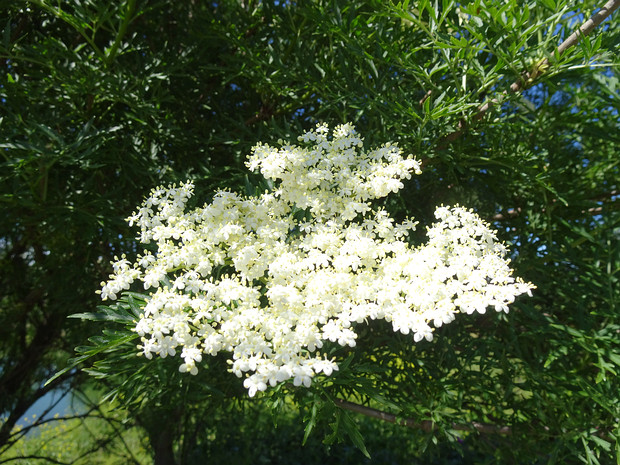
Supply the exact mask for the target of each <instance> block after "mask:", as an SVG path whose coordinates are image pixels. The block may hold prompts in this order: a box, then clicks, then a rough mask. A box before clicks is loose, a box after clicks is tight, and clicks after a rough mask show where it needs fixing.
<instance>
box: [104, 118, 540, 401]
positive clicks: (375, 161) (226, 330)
mask: <svg viewBox="0 0 620 465" xmlns="http://www.w3.org/2000/svg"><path fill="white" fill-rule="evenodd" d="M299 142H300V145H299V146H297V145H285V146H283V147H280V148H275V147H271V146H269V145H266V144H258V145H257V146H255V147H254V148H253V150H252V154H251V155H250V157H249V159H248V161H247V166H248V168H250V169H251V170H252V171H257V170H258V171H260V173H261V174H262V175H263V176H264V177H265V178H268V179H271V180H272V181H273V182H274V186H275V187H274V189H273V191H272V192H265V193H264V194H262V195H260V196H258V197H244V196H241V195H238V194H235V193H233V192H228V191H220V192H218V193H216V195H215V197H214V198H213V201H212V202H211V203H209V204H206V205H204V206H203V207H200V208H195V209H193V210H190V211H186V204H187V202H188V200H189V199H190V198H191V196H192V194H193V187H194V186H193V184H191V183H185V184H181V185H179V186H172V187H169V188H163V187H160V188H157V189H154V190H153V191H152V192H151V196H150V197H149V198H148V199H147V200H146V201H145V202H144V203H143V204H142V206H141V207H140V209H139V210H138V211H137V212H136V213H134V214H133V215H132V216H131V217H130V218H128V221H129V223H130V224H135V225H137V226H138V227H139V228H140V236H139V239H140V241H141V242H143V243H152V242H154V243H155V245H156V248H157V253H156V254H152V253H151V252H148V251H145V252H144V254H143V255H139V256H138V258H137V260H136V262H135V263H133V264H131V263H130V262H129V261H128V260H127V259H126V257H125V256H123V257H121V259H116V262H114V264H113V266H114V274H113V275H111V276H110V280H109V281H107V282H104V283H102V289H101V291H100V293H101V297H102V299H104V300H105V299H108V298H109V299H116V298H117V295H118V294H119V292H121V291H123V290H126V289H129V287H130V285H131V284H132V283H134V282H135V281H139V282H141V283H142V285H143V288H144V290H146V291H149V292H150V297H149V298H148V299H147V304H146V306H145V307H144V309H143V313H142V315H141V317H140V320H139V321H138V322H137V323H136V326H135V331H136V332H137V333H138V335H139V336H140V337H141V343H140V345H139V349H140V350H141V353H142V354H143V355H144V356H145V357H146V358H149V359H150V358H152V357H153V355H154V354H155V355H159V356H160V357H167V356H176V355H177V354H179V355H180V357H181V359H182V360H183V363H182V364H181V365H180V367H179V370H180V371H181V372H189V373H191V374H196V373H197V371H198V366H199V364H200V362H201V361H202V357H203V355H204V354H208V355H216V354H218V353H219V352H221V351H225V352H227V353H229V354H230V358H229V363H230V371H231V372H232V373H234V374H235V375H236V376H238V377H244V378H245V379H244V383H243V384H244V386H245V387H246V388H247V390H248V394H249V395H250V396H254V395H255V394H256V393H257V392H258V391H264V390H266V389H267V388H268V387H269V386H274V385H276V384H277V383H281V382H285V381H292V383H293V384H294V385H295V386H302V385H303V386H306V387H307V386H310V384H311V381H312V378H313V377H314V376H315V375H316V374H319V373H323V374H324V375H326V376H329V375H331V374H332V373H333V372H334V371H335V370H338V364H337V363H336V361H334V360H328V359H327V358H326V357H325V356H324V355H322V354H321V349H322V347H323V345H324V344H325V343H326V341H329V342H332V343H337V344H339V345H341V346H350V347H354V346H355V344H356V339H357V334H356V332H355V329H356V325H357V324H360V323H364V322H366V321H368V320H376V319H382V320H385V321H387V322H389V323H391V325H392V327H393V330H394V331H395V332H401V333H403V334H410V335H411V337H412V339H413V340H414V341H415V342H418V341H421V340H422V339H426V340H428V341H430V340H432V338H433V332H434V329H435V328H438V327H440V326H442V325H444V324H447V323H450V322H451V321H453V320H454V319H455V317H456V315H457V314H458V313H467V314H471V313H474V312H478V313H484V312H485V311H486V309H487V308H489V307H491V308H494V309H495V310H496V311H504V312H507V311H508V305H509V304H511V303H512V302H513V301H514V300H515V297H517V296H518V295H520V294H523V293H528V294H530V291H531V289H532V288H533V287H534V286H533V285H531V284H529V283H525V282H523V281H522V280H520V279H519V278H513V277H512V276H511V272H512V270H511V269H510V267H509V262H508V260H507V259H505V258H504V256H505V254H506V249H505V247H504V246H503V245H502V244H500V243H498V242H497V240H496V236H495V233H494V232H493V231H491V230H490V229H489V227H488V225H487V224H486V223H484V222H483V221H482V220H481V219H480V218H479V217H478V216H477V215H476V214H474V213H473V212H472V211H470V210H467V209H464V208H462V207H458V206H457V207H453V208H449V207H444V206H441V207H439V208H437V210H436V213H435V216H436V217H437V220H438V221H437V222H436V223H435V224H433V225H432V226H431V227H430V228H429V229H428V239H429V240H428V243H427V244H425V245H423V246H421V247H412V246H410V245H409V243H408V242H407V237H408V234H409V231H411V230H413V229H414V228H415V226H416V224H415V223H414V222H412V221H411V220H406V221H404V222H403V223H400V224H397V223H395V221H394V220H393V219H392V218H391V217H390V216H389V214H388V213H387V212H386V211H384V210H382V209H380V208H376V207H373V206H372V204H371V203H370V202H371V201H372V200H373V199H377V198H381V197H385V196H387V195H388V194H390V193H392V192H397V191H398V190H399V189H401V188H402V187H403V180H406V179H409V178H410V177H411V176H412V174H413V173H415V174H419V173H420V164H419V162H418V161H416V160H415V159H414V158H411V157H403V155H402V152H401V150H400V149H399V148H398V146H397V145H394V144H385V145H383V146H381V147H379V148H377V149H375V150H371V151H364V150H362V148H363V140H362V139H361V138H360V137H359V135H358V133H357V132H356V131H355V129H354V128H353V126H352V125H350V124H345V125H341V126H338V127H336V128H335V129H334V130H333V132H332V134H331V137H330V134H329V129H328V127H327V126H326V125H318V126H317V128H316V129H315V130H314V131H310V132H307V133H306V134H303V135H302V136H301V137H299ZM530 295H531V294H530Z"/></svg>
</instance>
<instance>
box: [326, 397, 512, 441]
mask: <svg viewBox="0 0 620 465" xmlns="http://www.w3.org/2000/svg"><path fill="white" fill-rule="evenodd" d="M336 404H337V405H339V406H340V407H341V408H343V409H345V410H350V411H351V412H356V413H361V414H362V415H366V416H367V417H371V418H377V419H379V420H383V421H387V422H390V423H396V424H398V425H403V426H407V427H409V428H414V429H421V430H422V431H426V432H427V433H430V432H431V431H434V430H436V429H437V427H436V426H435V423H434V422H433V421H431V420H423V421H415V420H414V419H413V418H404V419H398V418H397V416H396V415H393V414H391V413H386V412H383V411H381V410H377V409H375V408H372V407H365V406H363V405H359V404H354V403H353V402H349V401H346V400H342V399H336ZM452 429H454V430H457V431H478V432H480V433H484V434H506V435H509V434H512V429H511V428H510V426H498V425H492V424H489V423H478V422H472V423H470V424H467V425H463V424H457V423H453V424H452Z"/></svg>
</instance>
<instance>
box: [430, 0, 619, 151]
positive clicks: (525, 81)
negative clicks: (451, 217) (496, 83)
mask: <svg viewBox="0 0 620 465" xmlns="http://www.w3.org/2000/svg"><path fill="white" fill-rule="evenodd" d="M618 7H620V0H609V1H608V2H607V3H606V4H605V5H604V6H603V7H602V8H601V9H600V10H599V11H597V12H596V13H594V15H592V17H591V18H590V19H589V20H587V21H586V22H585V23H583V24H582V25H581V27H579V29H578V30H576V31H575V32H573V33H572V34H571V35H570V36H569V37H568V39H566V40H565V41H564V42H562V43H561V44H560V45H559V46H558V48H557V50H556V53H555V54H556V56H557V57H560V56H561V55H562V54H563V53H564V52H566V51H567V50H568V49H569V48H571V47H573V46H575V45H576V44H577V43H578V42H579V41H580V40H581V39H582V38H583V37H585V36H587V35H588V34H590V32H592V31H593V30H594V28H595V27H597V26H598V25H599V24H601V23H602V22H603V21H604V20H605V19H607V18H608V17H609V16H610V15H611V14H612V13H613V12H614V11H615V10H616V9H618ZM550 64H551V62H550V61H549V59H548V58H545V59H543V60H541V61H539V62H538V63H536V65H534V67H533V68H532V69H531V70H530V71H529V72H528V71H525V72H524V73H523V74H522V76H521V78H520V79H519V80H517V81H515V82H513V83H512V84H511V85H510V92H512V93H513V94H516V93H518V92H521V91H523V90H526V89H528V88H529V87H531V86H532V85H533V84H534V81H535V79H537V78H538V77H540V76H542V75H543V74H544V73H545V72H546V71H547V70H548V69H549V65H550ZM502 95H504V96H506V95H508V92H507V91H504V92H503V93H502ZM499 102H500V100H499V99H498V98H493V99H491V100H488V101H487V102H485V103H484V104H482V105H481V106H479V107H478V111H477V113H476V114H475V115H474V117H473V120H474V121H478V120H480V119H482V117H483V116H484V115H485V114H486V113H487V112H488V111H489V110H490V109H491V107H493V106H494V105H496V104H498V103H499ZM465 127H466V123H465V122H464V121H463V120H461V121H460V122H459V126H458V129H457V130H456V131H454V132H452V133H450V134H448V135H447V136H445V137H443V138H442V139H441V140H440V141H439V143H438V144H437V149H439V150H442V149H444V148H446V146H447V145H448V144H449V143H450V142H452V141H454V140H456V139H458V138H459V137H460V136H461V135H462V134H463V132H464V131H465Z"/></svg>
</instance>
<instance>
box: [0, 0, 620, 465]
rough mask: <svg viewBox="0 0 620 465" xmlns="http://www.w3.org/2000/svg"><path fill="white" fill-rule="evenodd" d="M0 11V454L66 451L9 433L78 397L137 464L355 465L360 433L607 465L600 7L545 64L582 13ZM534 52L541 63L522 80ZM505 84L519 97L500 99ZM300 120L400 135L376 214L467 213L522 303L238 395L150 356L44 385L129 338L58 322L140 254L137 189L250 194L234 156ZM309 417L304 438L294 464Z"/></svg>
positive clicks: (591, 7) (300, 7)
mask: <svg viewBox="0 0 620 465" xmlns="http://www.w3.org/2000/svg"><path fill="white" fill-rule="evenodd" d="M0 6H1V7H0V27H1V28H2V36H1V41H0V42H1V44H0V66H1V67H2V73H1V75H0V109H1V111H0V151H1V153H2V158H1V159H0V163H1V169H0V180H1V182H0V206H1V208H2V215H0V341H1V343H0V415H1V416H2V418H3V421H2V424H1V425H0V463H5V462H8V461H11V460H13V459H14V458H15V457H18V456H19V455H20V454H22V456H26V455H37V456H45V457H48V459H54V460H58V461H59V462H62V463H79V462H74V459H75V457H73V458H67V457H64V458H57V457H56V456H55V455H53V453H52V452H45V451H43V450H42V449H36V450H37V452H36V454H35V453H34V452H32V450H35V449H32V447H35V448H36V445H35V446H32V445H29V446H25V445H24V441H26V442H28V441H35V440H40V439H41V438H43V437H44V436H43V433H41V436H33V435H31V436H28V437H27V438H26V439H24V437H22V434H21V433H20V431H21V430H20V429H19V428H18V426H17V425H19V424H20V422H22V417H23V415H24V414H26V412H27V411H28V409H29V407H30V406H32V405H33V403H34V402H35V401H36V400H37V399H40V398H41V397H43V396H44V395H45V394H46V393H47V392H48V391H50V390H52V389H63V390H70V391H72V392H78V390H79V389H85V388H87V387H88V386H90V385H91V384H93V383H94V384H96V385H97V386H98V387H100V388H103V389H111V390H113V391H114V394H115V399H116V400H115V402H119V403H121V404H122V405H123V406H124V409H125V410H118V411H116V412H115V413H114V415H116V416H117V417H115V418H117V419H118V418H120V417H118V415H120V413H119V412H122V416H123V422H122V424H121V423H119V426H118V427H115V428H112V429H106V428H104V427H100V428H99V429H100V430H101V431H102V432H103V433H104V436H106V437H107V438H114V437H115V436H118V435H120V436H121V437H128V436H127V433H126V432H125V429H124V428H132V427H134V426H137V427H139V428H138V429H134V431H139V432H138V433H135V434H137V436H136V437H137V438H138V439H136V441H138V442H136V444H138V446H137V447H138V449H140V448H142V449H143V451H147V452H145V453H144V454H142V452H135V455H134V458H133V459H131V460H135V462H136V463H147V462H148V461H149V460H154V461H155V463H162V464H163V463H203V462H204V461H205V460H206V458H205V457H209V458H210V459H211V460H212V461H213V462H214V463H222V462H224V461H229V460H230V457H231V456H233V455H234V454H237V455H238V457H239V463H244V462H247V463H249V462H250V461H252V463H255V462H256V461H258V462H261V461H262V462H263V463H270V462H287V463H295V461H296V460H298V461H299V463H328V462H329V461H330V460H336V459H335V458H337V460H336V461H337V462H338V463H345V462H346V461H347V460H349V461H350V463H360V462H362V460H365V459H364V458H363V455H361V452H359V450H357V449H356V448H355V447H354V446H355V445H358V446H360V445H361V438H362V437H363V438H364V439H365V440H366V447H367V449H368V452H369V453H370V454H371V456H372V457H373V463H405V461H408V462H410V463H415V461H416V460H419V461H420V463H429V462H431V461H432V460H436V461H437V463H554V462H558V463H581V462H584V463H612V462H614V459H615V461H618V460H620V445H619V443H618V435H619V434H620V427H619V424H618V421H619V420H618V419H619V418H620V407H619V405H620V398H619V393H620V383H619V382H618V376H617V373H618V370H619V369H620V351H619V350H618V338H619V337H620V335H619V332H620V324H619V322H618V316H617V314H618V300H619V295H620V291H619V290H618V263H619V262H620V246H619V243H620V241H619V239H620V213H619V197H618V195H619V194H618V180H619V179H620V173H619V171H620V168H619V160H620V157H619V143H618V142H619V134H620V131H618V129H619V126H620V125H619V123H618V121H619V115H618V110H619V107H620V95H619V92H620V91H619V89H620V87H619V84H618V76H619V68H618V66H619V61H618V57H619V56H620V50H619V44H620V28H618V26H617V24H618V20H617V14H616V15H615V16H612V17H611V19H609V20H607V21H606V22H604V23H603V24H602V25H601V26H599V27H598V28H596V30H595V31H594V32H593V33H592V34H591V35H590V36H589V37H586V38H583V39H582V40H581V41H580V43H579V44H578V45H577V46H576V47H573V48H571V49H570V50H569V51H567V52H566V53H564V54H563V55H561V56H558V55H557V54H554V51H555V49H556V47H557V46H558V45H559V43H561V42H562V41H563V40H564V39H566V38H567V37H568V36H569V35H570V34H571V33H572V32H573V31H575V30H576V29H577V28H578V26H579V24H581V23H582V22H583V21H584V20H585V19H587V18H589V17H590V16H591V15H592V13H593V12H595V11H596V9H597V8H599V7H600V6H601V4H599V3H598V2H595V1H590V0H586V1H580V2H575V1H568V0H536V1H534V0H530V1H526V2H521V1H516V0H511V1H482V0H474V1H469V2H460V3H457V2H453V1H450V0H442V1H438V0H437V1H417V2H401V3H395V2H383V1H346V2H345V1H336V0H333V1H327V0H326V1H321V0H317V1H309V0H301V1H297V2H289V1H276V0H270V1H252V0H247V1H232V0H224V1H220V2H198V1H184V2H167V1H163V0H151V1H145V0H127V1H124V2H105V1H103V0H73V1H51V0H35V1H8V0H3V2H2V3H0ZM545 57H547V58H549V59H550V60H551V65H550V66H549V67H548V68H542V69H540V70H539V71H538V72H534V73H530V75H525V74H524V72H527V71H532V70H537V69H538V68H537V66H536V65H537V64H539V63H540V61H541V60H542V59H543V58H545ZM515 82H516V83H520V86H521V87H522V89H521V90H520V91H518V92H511V91H510V86H511V85H512V84H513V83H515ZM489 101H493V105H492V106H491V108H490V109H489V111H486V112H483V113H480V112H479V107H480V105H481V104H483V103H484V102H489ZM318 121H326V122H328V123H330V124H332V125H333V124H338V123H341V122H345V121H353V122H354V123H355V124H356V126H357V128H358V129H359V131H360V132H361V133H362V134H363V135H364V136H365V138H366V144H367V145H370V146H371V145H374V144H379V143H383V142H387V141H397V142H398V143H399V144H400V145H401V147H402V148H403V149H404V150H405V151H406V152H408V153H412V154H414V155H415V156H416V157H418V158H420V159H422V160H424V173H423V175H422V176H419V177H417V178H416V179H415V180H413V181H411V182H410V183H409V184H408V185H407V187H406V189H405V190H404V191H402V192H401V193H400V194H399V195H398V196H395V197H394V198H391V199H389V200H387V201H386V202H385V203H386V204H387V207H388V208H389V209H390V211H391V212H392V213H393V214H394V215H395V216H396V217H397V218H402V217H404V216H405V215H410V216H414V217H415V218H416V219H417V220H419V221H420V223H421V224H422V225H425V224H429V223H430V221H431V220H432V218H431V215H432V212H433V210H434V208H435V206H437V205H439V204H441V203H445V204H456V203H459V204H461V205H465V206H468V207H471V208H474V209H476V211H477V212H478V213H479V214H480V215H481V216H483V217H484V218H486V219H487V220H488V221H490V222H492V223H493V224H494V226H495V227H496V228H497V229H498V230H499V235H500V237H501V238H502V239H503V240H505V241H507V242H508V243H509V244H510V246H511V250H512V253H513V263H514V266H515V268H516V270H517V271H516V272H517V274H518V275H519V276H522V277H523V278H524V279H526V280H529V281H532V282H533V283H535V284H536V285H537V286H538V289H537V290H536V292H535V294H534V297H533V298H523V299H520V300H519V301H518V302H517V303H516V304H515V305H514V306H513V308H512V310H511V313H510V314H509V315H507V316H504V315H498V314H495V313H494V312H491V313H489V314H486V315H479V316H476V317H471V318H460V319H457V321H455V322H454V323H452V324H451V325H449V326H448V327H445V328H442V329H441V330H439V331H438V332H437V337H436V338H435V340H434V341H433V342H432V343H428V342H420V343H418V344H413V343H412V341H411V339H410V338H407V337H404V336H397V335H394V334H392V333H391V329H390V328H389V327H387V326H386V325H380V324H375V325H371V326H369V327H368V328H367V329H365V330H364V333H363V336H362V337H361V339H360V344H359V346H358V348H357V349H356V350H355V352H354V353H350V352H348V351H347V350H344V349H336V348H334V351H338V352H339V354H338V356H339V357H340V358H341V359H346V360H347V362H346V363H347V364H348V369H347V370H344V369H343V370H341V371H340V372H339V373H338V374H337V375H334V376H332V377H330V378H328V379H325V380H323V381H322V382H319V383H316V385H315V386H314V387H313V388H312V389H310V390H306V389H301V390H295V389H292V388H290V387H288V386H284V387H282V388H281V389H278V390H275V391H274V392H273V393H271V394H268V395H266V396H265V397H264V398H262V399H256V400H252V401H248V400H247V399H245V396H244V390H243V388H242V386H241V383H240V382H239V381H238V380H236V379H235V378H234V377H231V375H230V374H229V373H226V371H225V369H226V367H225V363H224V361H223V360H220V359H218V358H214V359H212V360H207V361H206V363H205V365H206V366H205V368H204V369H203V370H201V374H200V375H199V377H198V378H192V379H189V377H187V376H181V375H180V374H179V373H177V372H176V365H175V364H174V363H173V364H172V365H170V363H168V362H169V361H167V360H160V361H157V362H153V363H150V364H136V362H135V360H134V359H133V358H132V357H130V356H129V355H123V354H125V352H127V353H130V352H131V347H132V344H133V343H132V342H128V343H126V346H124V347H126V351H125V352H123V351H122V350H117V351H116V352H114V354H116V355H114V356H112V355H109V356H108V359H107V360H108V362H105V361H101V362H100V365H99V366H98V368H97V369H98V370H102V369H103V370H104V371H102V372H101V371H100V373H104V374H105V375H106V376H104V377H100V378H97V379H93V378H88V377H85V376H84V375H83V374H82V373H80V372H77V371H69V372H67V373H65V374H64V375H63V376H61V377H59V378H57V379H56V380H55V381H54V382H53V383H51V384H48V385H47V386H45V385H44V383H45V381H46V380H48V379H49V378H50V377H51V376H52V375H53V374H54V373H55V372H57V371H58V370H59V369H60V368H63V367H64V366H65V365H66V361H67V358H68V357H71V356H73V354H74V351H73V348H74V347H75V346H83V345H84V344H86V339H87V338H88V337H89V336H96V335H99V336H98V337H99V339H93V340H92V341H91V343H90V344H91V347H92V344H95V345H97V344H102V343H104V342H105V341H106V340H107V341H114V340H116V339H118V337H119V334H122V333H115V332H108V333H107V334H103V335H101V329H102V327H103V326H102V325H101V324H98V323H92V322H88V321H82V320H79V319H67V316H68V315H71V314H75V313H83V312H91V311H94V309H95V307H96V306H97V305H98V298H97V296H96V295H95V294H94V290H96V289H97V288H98V285H99V282H100V281H102V280H103V279H105V278H106V276H107V274H108V273H109V272H110V269H109V265H108V263H109V260H111V259H112V258H113V256H114V255H115V254H120V253H122V252H127V253H131V252H132V251H135V243H134V240H133V237H134V232H133V231H130V230H129V229H128V227H127V226H126V224H125V223H124V221H123V218H125V217H126V216H128V215H129V214H130V213H131V211H132V210H133V209H134V207H135V206H136V205H137V204H139V203H140V201H141V200H142V198H143V196H144V195H145V194H147V193H148V191H149V190H150V188H151V187H153V186H155V185H158V184H161V183H169V182H178V181H182V180H186V179H192V180H194V181H195V182H196V185H197V192H198V195H199V196H201V197H202V198H203V199H205V200H208V199H209V195H210V194H211V193H212V191H213V189H214V188H216V187H217V188H231V189H234V190H238V191H244V190H245V189H248V188H251V186H252V185H256V184H257V183H258V182H259V180H258V179H255V178H254V177H252V176H249V175H248V174H247V173H246V170H245V168H244V167H243V160H244V157H245V155H246V154H247V153H249V149H250V147H251V146H252V145H254V144H255V143H256V142H258V141H265V142H275V141H276V140H277V139H280V138H282V139H294V138H295V137H296V135H297V134H298V133H300V132H301V131H302V130H304V129H308V128H310V127H312V126H314V124H315V123H316V122H318ZM423 232H424V228H420V236H419V237H415V238H414V240H416V241H422V240H424V238H423V234H422V233H423ZM123 305H124V307H123ZM123 311H131V305H130V304H129V303H126V304H121V307H119V308H118V312H121V313H122V312H123ZM108 327H109V328H110V329H111V330H112V329H113V328H114V326H113V325H112V324H111V323H108ZM84 350H92V349H88V348H84V349H83V351H84ZM113 357H117V358H116V359H115V358H113ZM113 362H114V363H115V365H114V366H113V367H114V369H115V370H116V372H115V375H114V376H109V375H110V373H109V372H107V371H105V368H106V365H105V364H106V363H108V366H107V367H108V369H111V367H110V365H109V364H110V363H113ZM337 399H341V400H347V401H350V402H352V403H355V404H358V405H362V406H365V407H372V408H375V409H379V410H381V411H384V412H386V413H390V414H394V415H397V418H399V419H405V418H409V419H412V420H411V421H412V422H413V423H415V424H414V425H413V426H414V427H413V428H407V427H405V426H396V425H390V424H387V423H383V422H381V421H380V420H377V419H374V418H368V417H365V416H361V415H358V414H356V413H352V412H350V411H348V410H346V409H343V408H342V407H343V404H339V403H338V401H337ZM101 402H102V404H101V405H102V410H101V411H100V414H101V415H102V416H103V417H106V418H107V417H110V416H111V414H110V412H109V408H105V406H106V405H108V404H107V403H106V402H107V401H106V400H105V399H102V400H101ZM270 411H273V412H275V415H274V421H276V423H277V424H278V425H279V427H278V428H276V427H275V426H271V425H272V423H271V422H272V419H271V418H270V416H269V415H268V413H269V412H270ZM368 412H370V411H366V413H368ZM301 418H304V419H305V425H306V426H304V425H303V424H302V422H301ZM111 421H112V420H111ZM423 421H432V422H433V425H434V428H433V429H432V430H431V428H425V427H424V425H428V423H421V422H423ZM474 422H478V423H483V424H484V425H486V426H489V428H491V429H492V427H491V426H490V425H494V426H496V427H501V426H507V427H509V428H510V432H511V434H494V433H492V432H489V430H485V429H484V428H478V429H476V428H475V424H474ZM108 424H110V423H108ZM121 425H122V426H121ZM459 425H460V426H463V425H464V426H466V427H468V428H469V429H470V431H464V430H461V429H459ZM22 426H23V422H22ZM304 427H305V428H306V429H307V431H310V429H314V431H312V432H311V434H309V436H308V439H307V441H308V442H307V444H306V446H305V448H304V449H301V450H300V449H299V447H300V443H301V441H302V440H303V437H304V435H305V433H304V431H303V430H302V429H303V428H304ZM50 428H51V426H50ZM57 428H59V427H57ZM22 430H23V429H22ZM72 434H74V433H72ZM131 434H134V433H131ZM37 437H38V438H39V439H36V438H37ZM139 438H142V440H143V441H144V442H142V443H140V442H139V441H140V439H139ZM323 438H326V442H327V443H328V445H322V444H321V443H320V442H321V440H322V439H323ZM375 438H376V439H375ZM62 440H64V441H66V440H67V439H62ZM111 440H112V439H111ZM339 441H343V442H339ZM44 442H45V443H47V439H45V440H44ZM330 443H331V444H332V445H331V446H330V445H329V444H330ZM140 444H141V445H140ZM258 444H260V446H258ZM265 444H268V445H269V446H268V447H267V446H265ZM292 444H293V445H292ZM29 447H30V449H29ZM330 447H331V449H329V448H330ZM142 449H141V450H142ZM89 450H90V449H89ZM46 454H47V455H46ZM89 454H90V455H87V456H85V458H83V459H81V460H91V459H92V460H94V458H93V457H99V458H98V459H97V460H102V461H103V462H102V463H113V459H112V458H110V457H111V456H110V455H109V449H108V450H106V448H93V450H91V451H90V452H89ZM145 454H147V455H145ZM148 454H150V457H149V456H148ZM231 454H233V455H231ZM244 454H245V455H244ZM237 455H235V457H236V456H237ZM89 457H90V458H89ZM299 457H301V459H300V458H299ZM330 457H331V458H330ZM302 459H303V460H302ZM21 460H27V459H25V458H22V459H21ZM28 460H30V461H31V463H44V462H45V460H40V461H39V462H37V461H36V460H35V459H34V458H32V459H28ZM105 460H109V461H108V462H105ZM23 463H27V462H23ZM88 463H95V462H88ZM431 463H432V462H431Z"/></svg>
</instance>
